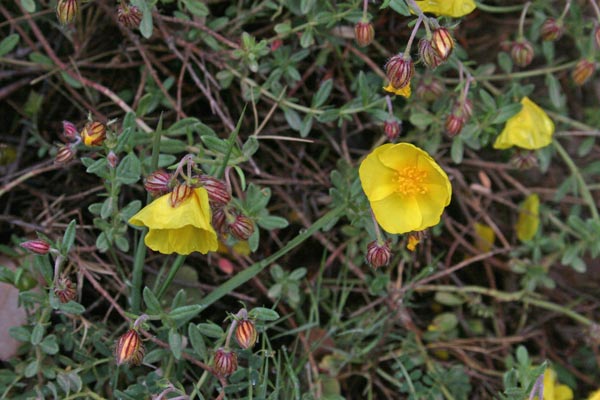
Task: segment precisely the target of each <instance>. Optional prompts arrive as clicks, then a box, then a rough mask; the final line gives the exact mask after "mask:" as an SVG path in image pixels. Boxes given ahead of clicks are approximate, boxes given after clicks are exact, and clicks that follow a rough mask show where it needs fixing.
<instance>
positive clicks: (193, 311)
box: [169, 304, 202, 321]
mask: <svg viewBox="0 0 600 400" xmlns="http://www.w3.org/2000/svg"><path fill="white" fill-rule="evenodd" d="M200 310H202V306H201V305H199V304H193V305H189V306H182V307H177V308H176V309H174V310H172V311H171V312H170V313H169V317H170V318H172V319H174V320H175V321H180V320H188V319H192V318H194V317H195V316H196V315H198V314H199V313H200Z"/></svg>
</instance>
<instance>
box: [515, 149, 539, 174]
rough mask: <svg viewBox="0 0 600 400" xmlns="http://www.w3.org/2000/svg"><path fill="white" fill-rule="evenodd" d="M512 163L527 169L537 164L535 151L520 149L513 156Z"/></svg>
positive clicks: (519, 167)
mask: <svg viewBox="0 0 600 400" xmlns="http://www.w3.org/2000/svg"><path fill="white" fill-rule="evenodd" d="M510 163H511V164H512V165H514V166H515V167H516V168H518V169H521V170H525V169H529V168H531V167H535V166H536V165H537V163H538V162H537V157H536V155H535V152H533V151H529V150H518V151H516V152H515V154H514V155H513V156H512V157H511V159H510Z"/></svg>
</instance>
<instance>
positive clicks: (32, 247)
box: [20, 239, 50, 255]
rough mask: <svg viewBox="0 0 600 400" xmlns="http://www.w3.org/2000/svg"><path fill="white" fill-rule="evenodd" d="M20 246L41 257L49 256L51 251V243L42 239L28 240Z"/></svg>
mask: <svg viewBox="0 0 600 400" xmlns="http://www.w3.org/2000/svg"><path fill="white" fill-rule="evenodd" d="M20 246H21V247H23V248H24V249H27V250H29V251H31V252H32V253H35V254H39V255H44V254H48V252H49V251H50V243H48V242H46V241H45V240H42V239H33V240H27V241H25V242H23V243H21V245H20Z"/></svg>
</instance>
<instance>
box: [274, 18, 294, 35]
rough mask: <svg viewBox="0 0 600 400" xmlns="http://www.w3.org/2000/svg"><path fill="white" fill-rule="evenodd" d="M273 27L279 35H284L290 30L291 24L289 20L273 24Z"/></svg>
mask: <svg viewBox="0 0 600 400" xmlns="http://www.w3.org/2000/svg"><path fill="white" fill-rule="evenodd" d="M273 29H274V30H275V33H278V34H279V35H285V34H287V33H288V32H289V31H291V30H292V24H291V23H290V21H286V22H282V23H280V24H277V25H275V28H273Z"/></svg>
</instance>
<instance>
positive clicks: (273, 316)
mask: <svg viewBox="0 0 600 400" xmlns="http://www.w3.org/2000/svg"><path fill="white" fill-rule="evenodd" d="M248 316H249V317H250V318H252V319H257V320H259V321H275V320H277V319H279V314H278V313H277V311H275V310H271V309H270V308H265V307H255V308H253V309H252V310H250V311H249V312H248Z"/></svg>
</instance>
